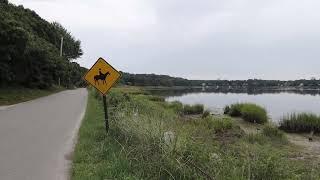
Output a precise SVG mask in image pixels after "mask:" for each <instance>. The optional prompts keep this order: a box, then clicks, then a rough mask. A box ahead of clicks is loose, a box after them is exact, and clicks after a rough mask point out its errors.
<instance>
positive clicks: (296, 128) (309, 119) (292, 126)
mask: <svg viewBox="0 0 320 180" xmlns="http://www.w3.org/2000/svg"><path fill="white" fill-rule="evenodd" d="M280 129H282V130H284V131H287V132H304V133H310V132H312V131H313V132H315V133H319V132H320V117H319V116H317V115H315V114H313V113H293V114H290V115H287V116H284V117H282V119H281V120H280Z"/></svg>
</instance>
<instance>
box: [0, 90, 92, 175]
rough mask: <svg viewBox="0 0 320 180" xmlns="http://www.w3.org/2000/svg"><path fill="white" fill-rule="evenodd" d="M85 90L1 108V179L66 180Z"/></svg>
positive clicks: (62, 93) (84, 105)
mask: <svg viewBox="0 0 320 180" xmlns="http://www.w3.org/2000/svg"><path fill="white" fill-rule="evenodd" d="M87 94H88V93H87V90H86V89H76V90H67V91H63V92H60V93H57V94H53V95H50V96H47V97H43V98H39V99H36V100H33V101H29V102H25V103H20V104H17V105H14V106H10V107H7V108H3V107H2V108H0V179H1V180H64V179H68V173H69V172H68V170H69V167H70V162H71V161H70V157H71V153H72V149H73V145H74V139H75V137H76V134H77V131H78V128H79V126H80V124H81V120H82V118H83V115H84V112H85V108H86V104H87Z"/></svg>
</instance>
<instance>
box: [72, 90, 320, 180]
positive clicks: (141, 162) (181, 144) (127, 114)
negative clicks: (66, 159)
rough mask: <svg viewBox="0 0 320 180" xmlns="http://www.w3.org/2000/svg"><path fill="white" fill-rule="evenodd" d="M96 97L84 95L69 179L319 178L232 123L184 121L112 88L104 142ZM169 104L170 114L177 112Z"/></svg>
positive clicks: (314, 171)
mask: <svg viewBox="0 0 320 180" xmlns="http://www.w3.org/2000/svg"><path fill="white" fill-rule="evenodd" d="M94 96H95V94H94V93H93V92H92V91H90V96H89V101H88V106H87V113H86V116H85V118H84V120H83V124H82V126H81V128H80V132H79V141H78V144H77V146H76V149H75V153H74V161H73V168H72V179H243V180H245V179H266V177H267V178H268V179H312V177H313V179H317V177H320V174H319V173H318V172H319V171H318V168H317V167H316V169H313V168H314V166H312V165H311V163H309V164H307V163H300V162H298V161H299V160H291V159H290V158H288V157H289V154H288V152H287V150H286V149H281V147H279V146H272V144H271V142H270V139H271V138H268V137H267V136H265V135H263V134H262V133H261V134H259V137H258V138H257V137H254V136H256V135H254V136H252V138H251V141H252V143H250V142H248V141H247V137H243V136H240V137H238V136H235V135H234V134H232V132H234V131H236V128H237V127H236V125H235V124H234V121H233V120H232V119H231V118H223V117H214V116H209V117H207V118H205V119H193V120H188V121H183V120H181V117H179V116H178V115H177V113H175V112H174V111H173V110H172V109H170V108H169V107H170V105H163V103H159V102H154V101H150V100H149V99H148V97H147V96H145V95H141V94H139V95H136V94H130V93H129V94H126V93H125V92H123V91H119V90H118V89H113V90H112V91H111V93H110V94H108V96H110V98H114V99H117V100H116V101H113V100H112V101H111V100H110V103H109V107H110V109H112V111H111V110H110V132H109V133H108V134H107V135H106V133H105V128H104V122H103V121H101V119H103V115H104V113H103V107H102V106H101V101H100V99H96V98H94ZM127 96H129V99H130V100H128V98H127ZM98 98H100V96H98ZM170 104H171V103H170ZM174 104H175V106H172V108H174V107H178V106H179V107H180V105H177V104H179V103H174ZM178 109H179V108H178ZM165 134H172V135H173V137H172V141H169V142H168V141H166V138H165ZM260 137H262V138H264V142H262V141H263V140H261V139H262V138H260ZM259 138H260V140H259ZM248 139H249V138H248ZM257 141H261V143H259V142H257ZM310 174H312V176H311V175H310Z"/></svg>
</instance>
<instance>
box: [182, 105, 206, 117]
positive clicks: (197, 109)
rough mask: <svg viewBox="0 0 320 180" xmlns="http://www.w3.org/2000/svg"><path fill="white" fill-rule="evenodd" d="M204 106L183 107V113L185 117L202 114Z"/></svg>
mask: <svg viewBox="0 0 320 180" xmlns="http://www.w3.org/2000/svg"><path fill="white" fill-rule="evenodd" d="M203 111H204V106H203V105H202V104H195V105H188V104H186V105H184V107H183V113H184V114H185V115H192V114H203Z"/></svg>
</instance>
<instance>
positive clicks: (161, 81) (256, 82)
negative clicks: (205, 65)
mask: <svg viewBox="0 0 320 180" xmlns="http://www.w3.org/2000/svg"><path fill="white" fill-rule="evenodd" d="M121 83H122V84H126V85H132V86H167V87H175V86H185V87H191V86H197V87H201V86H202V84H203V83H204V84H206V86H209V87H214V89H216V90H217V91H220V92H221V91H222V92H225V91H230V89H229V87H232V91H235V92H236V91H239V90H240V91H242V92H243V91H248V92H249V93H257V92H256V91H254V90H255V89H264V88H266V87H273V88H281V87H294V88H300V85H301V84H303V87H306V88H314V87H319V84H320V79H311V80H306V79H301V80H295V81H280V80H261V79H248V80H188V79H184V78H178V77H171V76H167V75H156V74H130V73H126V72H123V76H122V79H121ZM211 90H213V89H211Z"/></svg>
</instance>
